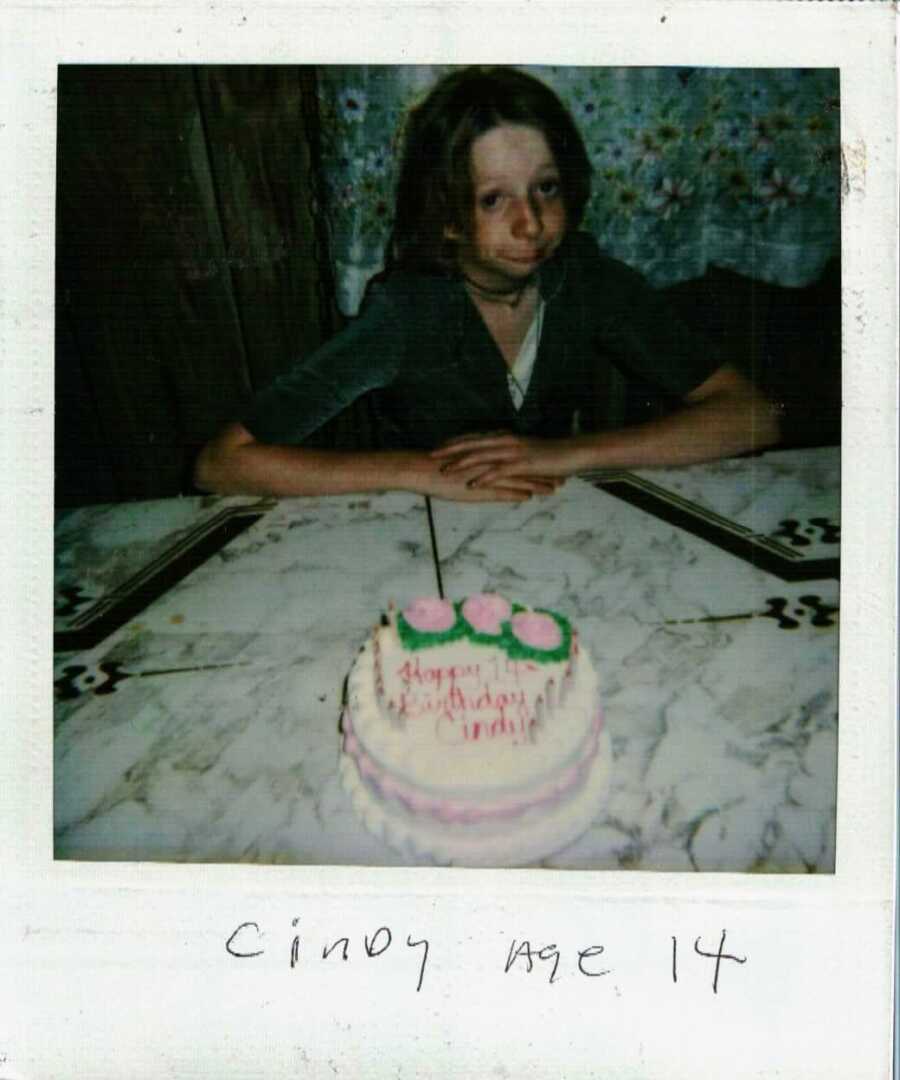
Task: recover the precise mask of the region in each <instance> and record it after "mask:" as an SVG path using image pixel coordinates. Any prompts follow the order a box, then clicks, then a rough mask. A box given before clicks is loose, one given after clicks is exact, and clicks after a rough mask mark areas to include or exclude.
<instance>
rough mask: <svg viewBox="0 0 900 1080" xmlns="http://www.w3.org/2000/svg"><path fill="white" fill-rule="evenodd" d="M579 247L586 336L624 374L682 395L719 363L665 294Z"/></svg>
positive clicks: (593, 247) (590, 245)
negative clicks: (588, 332) (588, 330)
mask: <svg viewBox="0 0 900 1080" xmlns="http://www.w3.org/2000/svg"><path fill="white" fill-rule="evenodd" d="M585 239H586V241H587V243H586V244H584V243H582V244H581V245H580V251H579V254H580V258H581V261H582V273H581V275H580V276H581V282H582V286H583V288H584V290H585V292H584V301H583V302H584V304H585V305H586V307H587V308H588V310H589V312H590V314H589V322H590V323H591V324H592V325H591V335H592V337H593V338H594V341H595V343H596V345H597V347H598V348H599V349H601V350H602V351H603V352H604V353H606V354H607V355H608V356H609V358H610V360H611V361H612V363H613V364H615V365H616V366H617V367H618V368H619V369H620V370H621V372H622V374H623V375H625V377H626V378H631V379H635V378H636V379H640V380H643V381H645V382H648V383H650V384H651V385H654V386H656V387H658V388H659V389H660V390H662V391H664V392H665V393H667V394H670V395H672V396H674V397H678V398H683V397H684V396H685V395H686V394H688V393H690V391H692V390H694V389H696V388H697V387H698V386H700V384H701V383H703V382H705V381H706V379H708V378H709V376H710V375H712V374H713V372H714V371H716V370H717V369H718V368H719V367H721V365H722V364H723V363H724V362H725V358H724V357H723V355H722V354H721V352H720V350H719V349H718V347H716V346H715V345H714V344H713V343H712V342H711V341H709V340H708V339H707V338H705V337H704V336H703V335H701V334H698V333H697V332H696V331H694V330H692V329H690V328H689V327H688V326H687V325H686V324H685V323H684V322H683V321H682V320H681V319H680V318H679V317H678V316H677V314H676V313H675V311H674V310H673V309H672V307H671V306H670V305H669V304H668V302H667V301H666V299H665V297H664V296H663V295H662V294H661V293H660V292H658V291H657V290H656V289H654V288H652V287H651V285H650V284H649V282H647V280H646V279H645V278H644V277H643V276H642V275H641V274H639V273H638V272H637V271H636V270H633V269H632V268H631V267H629V266H626V265H625V263H622V262H619V261H618V260H615V259H612V258H610V257H609V256H607V255H604V254H602V253H601V252H600V251H599V249H598V248H597V244H596V242H595V241H594V240H593V238H592V237H586V238H585Z"/></svg>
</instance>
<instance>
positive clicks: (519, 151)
mask: <svg viewBox="0 0 900 1080" xmlns="http://www.w3.org/2000/svg"><path fill="white" fill-rule="evenodd" d="M470 168H471V174H472V186H473V189H474V197H475V206H474V212H473V216H472V227H471V230H470V232H469V234H468V235H465V236H464V235H462V234H460V233H459V232H458V231H457V230H454V229H448V230H447V236H448V238H449V239H451V240H456V241H457V242H458V248H457V260H458V263H459V267H460V269H461V270H462V271H463V273H465V274H466V275H467V276H468V277H470V278H471V279H472V280H473V281H475V282H477V283H478V284H479V285H483V286H484V287H485V288H489V289H509V288H513V287H514V286H515V285H517V284H520V283H521V282H523V281H524V280H525V279H527V278H528V277H529V276H530V275H531V274H533V273H534V271H535V270H537V268H538V267H539V266H540V264H541V263H542V262H544V261H545V260H546V259H548V258H549V257H550V256H551V255H552V254H553V252H554V251H556V249H557V248H558V247H559V245H560V243H561V241H562V238H563V236H564V234H565V230H566V208H565V203H564V201H563V196H562V189H561V185H560V175H559V169H558V168H557V165H556V161H555V160H554V157H553V153H552V151H551V150H550V147H549V146H548V145H547V140H546V139H545V138H544V136H543V134H542V133H541V132H540V131H538V130H537V129H536V128H532V127H527V126H525V125H521V124H502V125H500V126H499V127H495V128H492V129H491V130H490V131H487V132H485V133H484V135H479V137H478V138H477V139H476V140H475V141H474V142H473V143H472V150H471V154H470Z"/></svg>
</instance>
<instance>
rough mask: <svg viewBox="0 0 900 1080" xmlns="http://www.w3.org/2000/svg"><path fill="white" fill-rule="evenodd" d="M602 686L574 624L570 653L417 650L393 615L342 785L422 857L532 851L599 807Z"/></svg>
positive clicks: (355, 675)
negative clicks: (533, 655)
mask: <svg viewBox="0 0 900 1080" xmlns="http://www.w3.org/2000/svg"><path fill="white" fill-rule="evenodd" d="M598 697H599V695H598V679H597V675H596V672H595V670H594V667H593V664H592V662H591V659H590V656H588V655H587V654H586V653H585V652H584V651H583V650H579V649H578V646H577V638H575V637H574V636H573V642H572V647H571V650H570V654H569V656H567V657H564V658H563V659H560V660H554V661H550V662H548V661H545V660H537V659H518V660H514V659H510V658H509V657H508V656H507V654H506V652H505V651H504V649H503V648H501V647H498V646H493V645H490V644H485V643H483V642H477V641H476V642H473V641H469V640H467V639H457V640H454V641H450V642H446V643H444V644H435V645H427V646H424V647H419V648H412V649H410V648H407V647H406V646H405V645H404V644H403V643H402V641H401V639H400V637H399V635H398V633H397V628H396V622H395V620H393V619H392V620H391V621H390V622H389V624H388V625H387V626H380V627H378V628H376V629H375V631H374V632H373V634H372V635H371V636H370V637H369V639H368V641H367V642H366V643H365V645H364V646H363V648H362V649H361V651H360V653H359V655H358V657H357V659H356V661H355V663H354V665H353V668H352V670H351V672H350V677H349V679H348V684H347V699H346V708H345V714H344V723H343V727H344V734H345V741H344V749H345V753H344V754H343V755H342V761H341V775H342V778H343V781H344V785H345V787H346V788H347V790H348V791H349V792H350V793H351V795H352V797H353V803H354V807H355V809H356V810H357V812H358V813H359V815H360V816H361V817H362V819H363V821H364V822H365V823H366V825H367V827H368V828H369V829H370V830H371V831H373V832H375V833H376V834H377V835H378V836H380V837H381V838H382V839H384V840H385V841H386V842H387V843H389V844H390V845H391V846H393V847H399V848H400V850H402V851H404V852H406V853H408V854H410V855H415V856H416V857H417V858H418V857H422V856H426V855H427V856H429V857H432V858H433V859H435V860H436V861H438V862H456V863H463V864H467V865H490V864H491V863H494V864H497V865H510V864H517V865H518V864H521V863H524V862H530V861H534V860H535V859H537V858H540V857H541V856H542V855H546V854H549V853H550V852H552V851H555V850H558V848H560V847H562V846H565V845H566V844H568V843H570V842H571V841H572V840H574V839H576V837H577V836H578V835H579V834H580V833H581V832H583V831H584V830H585V829H586V828H587V826H588V825H589V824H590V822H591V820H593V818H594V816H595V815H596V813H597V812H598V809H599V796H600V793H601V790H602V787H603V784H602V778H603V777H605V775H606V771H607V769H608V764H609V740H608V737H607V735H606V733H605V731H603V730H602V721H601V718H600V714H599V704H598Z"/></svg>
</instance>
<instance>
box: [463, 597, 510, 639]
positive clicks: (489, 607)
mask: <svg viewBox="0 0 900 1080" xmlns="http://www.w3.org/2000/svg"><path fill="white" fill-rule="evenodd" d="M511 611H512V608H511V607H510V605H509V601H508V600H504V599H503V597H502V596H497V594H496V593H477V594H476V595H475V596H470V597H469V598H468V600H466V601H465V603H464V604H463V607H462V613H463V618H464V619H465V620H466V622H467V623H468V624H469V626H471V627H472V629H473V630H477V631H478V633H479V634H494V635H496V634H499V633H500V624H501V623H502V622H503V621H504V619H508V618H509V613H510V612H511Z"/></svg>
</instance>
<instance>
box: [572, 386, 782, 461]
mask: <svg viewBox="0 0 900 1080" xmlns="http://www.w3.org/2000/svg"><path fill="white" fill-rule="evenodd" d="M778 439H779V425H778V420H777V409H776V407H775V406H774V405H773V404H772V403H771V402H770V401H769V400H768V399H767V398H765V397H764V396H763V395H762V394H759V393H756V392H753V393H750V394H747V395H744V394H740V395H722V396H721V397H719V396H716V397H710V398H707V399H706V400H704V401H700V402H697V403H696V404H693V405H687V406H685V408H683V409H681V410H679V411H678V412H676V413H672V414H671V415H669V416H666V417H663V418H661V419H659V420H652V421H649V422H647V423H645V424H638V425H635V426H633V427H628V428H620V429H619V430H617V431H605V432H599V433H596V434H590V435H580V436H576V437H575V438H574V439H573V440H572V462H573V465H574V468H573V470H572V471H574V472H583V471H588V470H591V469H614V468H632V469H634V468H646V467H650V466H655V465H657V466H665V465H691V464H696V463H699V462H703V461H713V460H715V459H717V458H722V457H731V456H733V455H735V454H742V453H746V452H747V451H751V450H760V449H763V448H765V447H766V446H771V445H773V444H774V443H776V442H777V441H778Z"/></svg>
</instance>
